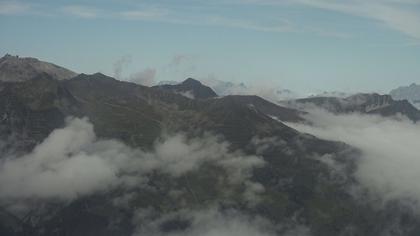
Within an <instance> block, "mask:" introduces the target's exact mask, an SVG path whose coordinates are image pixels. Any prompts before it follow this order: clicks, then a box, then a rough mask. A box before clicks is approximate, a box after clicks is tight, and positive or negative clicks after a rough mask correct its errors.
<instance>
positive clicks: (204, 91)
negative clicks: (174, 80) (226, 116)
mask: <svg viewBox="0 0 420 236" xmlns="http://www.w3.org/2000/svg"><path fill="white" fill-rule="evenodd" d="M155 87H156V88H160V89H164V90H168V91H171V92H174V93H177V94H181V95H183V96H185V97H188V98H196V99H207V98H214V97H217V94H216V93H215V92H214V91H213V89H211V88H210V87H208V86H206V85H204V84H202V83H201V82H200V81H198V80H196V79H193V78H188V79H186V80H184V81H183V82H182V83H180V84H175V85H169V84H167V85H159V86H155Z"/></svg>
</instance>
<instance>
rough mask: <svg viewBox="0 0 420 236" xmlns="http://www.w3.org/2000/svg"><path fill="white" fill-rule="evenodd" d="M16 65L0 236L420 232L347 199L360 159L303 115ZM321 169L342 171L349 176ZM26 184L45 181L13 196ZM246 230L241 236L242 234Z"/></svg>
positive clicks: (7, 86)
mask: <svg viewBox="0 0 420 236" xmlns="http://www.w3.org/2000/svg"><path fill="white" fill-rule="evenodd" d="M9 57H10V56H6V59H5V58H2V59H0V61H9V60H13V61H15V62H14V63H17V66H16V64H10V63H3V64H2V67H0V73H1V74H2V75H3V76H2V77H1V82H0V138H1V140H2V142H1V145H0V151H1V153H2V154H1V156H0V160H1V161H2V163H6V164H2V165H1V167H0V177H3V179H6V180H0V190H2V191H0V235H46V236H49V235H70V236H72V235H74V236H76V235H77V236H80V235H194V232H196V231H194V229H195V227H198V225H201V223H200V222H201V221H203V222H204V223H202V224H204V225H210V226H211V225H212V224H211V222H212V221H213V220H214V218H218V217H219V218H220V217H222V218H221V219H224V218H223V217H226V216H230V218H228V220H226V221H225V222H224V224H222V225H225V226H226V225H229V222H231V219H236V220H237V219H241V220H242V221H245V222H248V223H245V226H247V227H250V226H249V225H250V224H249V222H254V223H258V224H260V225H261V228H264V230H270V232H272V233H273V234H274V235H322V236H328V235H331V236H336V235H386V234H389V235H393V234H394V233H395V232H397V231H396V230H399V231H398V233H400V235H418V234H419V233H420V218H419V217H418V215H416V214H415V213H413V212H411V211H407V209H406V208H405V207H404V206H401V205H399V204H398V203H393V204H390V205H387V206H384V207H381V208H378V207H375V206H374V205H371V204H370V202H369V201H361V200H360V199H359V198H358V197H356V196H355V195H353V194H352V193H351V192H349V191H348V189H349V188H351V187H354V186H357V180H356V179H355V178H354V176H353V174H354V171H355V161H356V160H357V159H358V158H359V156H360V150H358V149H356V148H353V147H351V146H349V145H347V144H345V143H342V142H335V141H327V140H322V139H319V138H317V137H315V136H312V135H309V134H305V133H301V132H299V131H297V130H295V129H293V128H290V127H289V126H287V125H286V124H285V123H284V122H297V123H299V122H305V118H304V115H305V111H301V110H298V109H294V108H293V107H292V106H291V104H292V103H290V104H287V105H289V107H285V106H280V105H278V104H275V103H272V102H269V101H266V100H265V99H263V98H261V97H258V96H240V95H230V96H222V97H219V96H218V95H217V94H216V92H214V91H213V90H212V89H211V88H209V87H208V86H206V85H204V84H202V83H201V82H199V81H197V80H194V79H187V80H186V81H184V82H182V83H181V84H177V85H161V86H156V87H146V86H141V85H137V84H134V83H130V82H124V81H119V80H116V79H114V78H112V77H109V76H106V75H103V74H100V73H96V74H92V75H87V74H78V75H74V76H70V74H72V73H71V72H69V73H67V72H68V70H65V69H64V70H63V69H62V68H61V67H55V66H53V68H54V70H51V68H50V67H49V66H47V65H52V64H49V63H46V64H44V62H41V61H37V62H36V64H38V66H37V68H38V69H37V70H36V71H35V72H33V73H32V72H30V71H31V70H32V69H28V70H26V69H25V70H24V71H23V72H22V73H21V72H19V71H21V70H22V69H21V68H26V67H27V66H26V63H27V60H26V59H20V58H13V59H10V58H9ZM31 60H32V59H31ZM11 68H15V69H11ZM40 68H41V69H40ZM2 70H4V72H3V71H2ZM63 71H66V73H61V72H63ZM63 74H66V76H63ZM23 75H24V76H23ZM58 75H60V76H58ZM69 77H71V78H69ZM306 103H312V104H315V105H317V106H323V107H326V108H327V109H329V110H331V111H333V112H353V111H357V112H363V113H367V114H371V113H374V114H380V115H384V116H386V115H395V114H397V113H402V114H405V115H407V116H408V117H410V118H411V119H413V120H418V118H419V116H418V111H417V110H416V109H415V108H413V107H412V106H410V104H409V103H408V102H407V101H394V100H393V99H392V98H391V97H389V96H381V95H377V94H373V95H367V94H361V95H356V96H352V97H349V98H346V99H338V98H308V99H304V100H296V101H294V102H293V104H306ZM298 108H299V107H298ZM69 137H70V138H69ZM46 147H48V148H46ZM186 149H187V150H188V152H186V151H185V150H186ZM60 155H62V156H63V158H62V159H59V160H57V159H56V157H57V156H60ZM193 157H195V158H193ZM321 157H328V158H330V162H336V163H340V165H342V166H343V168H342V170H341V171H342V172H340V175H337V171H336V170H335V169H334V168H331V166H330V165H329V164H328V163H327V162H325V161H323V159H322V158H321ZM92 160H96V162H93V163H94V164H91V165H89V164H90V163H91V162H89V161H92ZM38 161H39V162H41V164H39V165H35V164H36V163H37V162H38ZM77 161H81V163H83V164H82V165H76V164H77V163H78V162H77ZM33 165H35V167H34V168H32V166H33ZM67 166H70V167H69V168H68V169H67ZM6 167H7V168H6ZM17 167H21V168H23V170H25V171H26V172H25V171H23V172H25V173H29V176H30V178H25V177H26V175H23V176H20V175H19V174H20V172H14V171H12V170H14V168H17ZM8 168H9V169H11V171H9V172H10V173H9V172H8ZM84 168H87V171H86V172H83V171H82V170H84ZM63 169H64V170H66V171H67V170H70V172H66V171H65V173H64V177H63V178H62V175H61V173H58V172H59V170H63ZM116 169H117V170H118V171H117V170H116ZM104 170H106V172H103V171H104ZM72 171H75V173H79V174H80V175H82V176H83V177H84V178H82V180H81V181H80V182H71V181H70V182H67V181H69V179H70V180H72V179H77V175H73V174H72V173H73V172H72ZM78 171H79V172H78ZM109 172H111V173H112V174H110V175H105V177H106V178H102V177H103V175H102V174H103V173H109ZM7 173H9V174H7ZM25 173H23V174H25ZM39 173H40V174H39ZM31 174H32V175H31ZM16 175H17V177H16ZM49 176H53V177H55V178H52V179H50V178H49ZM5 177H7V178H5ZM87 177H89V178H87ZM90 177H91V178H90ZM61 178H62V179H63V183H65V184H67V185H65V188H64V189H61V188H60V187H62V185H63V184H62V182H60V179H61ZM15 179H17V180H16V182H15V183H16V184H17V185H18V186H20V185H21V184H23V186H26V185H24V184H25V183H22V179H25V180H27V181H29V182H30V183H32V182H31V181H36V180H38V179H40V182H34V183H37V185H36V186H38V187H37V188H35V189H32V187H34V185H29V186H27V187H28V188H15V187H14V185H13V186H9V185H7V183H8V182H7V181H10V182H12V181H13V180H15ZM47 180H48V181H47ZM105 180H106V181H105ZM49 181H52V182H53V183H55V184H52V185H44V183H45V182H47V183H49ZM13 183H14V182H13ZM69 183H70V184H69ZM110 183H112V184H110ZM85 185H86V186H95V187H96V186H106V187H102V188H99V190H98V189H96V188H93V187H91V188H87V187H86V188H84V187H83V186H85ZM45 186H48V187H45ZM82 187H83V188H82ZM68 189H75V193H73V192H70V193H72V194H69V193H68ZM58 190H60V191H58ZM76 190H77V191H76ZM361 191H362V190H361ZM209 209H213V210H209ZM214 211H216V213H214ZM203 212H204V213H203ZM208 215H211V216H214V217H210V218H209V217H208ZM236 220H234V221H233V222H234V223H233V226H230V225H229V227H232V228H233V229H234V230H233V231H232V232H234V231H235V230H238V229H239V228H240V227H244V226H243V225H242V224H239V223H238V221H236ZM242 221H241V222H242ZM197 222H198V223H197ZM229 227H228V228H229ZM246 229H248V230H249V228H246ZM191 232H193V233H191ZM245 232H248V231H247V230H245ZM250 232H253V231H250ZM263 232H265V231H263ZM189 233H190V234H189ZM198 235H200V234H199V233H198ZM216 235H218V234H216ZM251 235H252V233H251ZM266 235H271V234H266Z"/></svg>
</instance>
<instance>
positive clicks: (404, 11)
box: [237, 0, 420, 39]
mask: <svg viewBox="0 0 420 236" xmlns="http://www.w3.org/2000/svg"><path fill="white" fill-rule="evenodd" d="M238 2H239V3H244V4H261V5H287V4H291V5H300V6H304V7H310V8H317V9H323V10H328V11H335V12H340V13H343V14H348V15H353V16H357V17H363V18H366V19H371V20H374V21H377V22H380V23H382V24H383V25H385V26H386V27H388V28H390V29H393V30H395V31H398V32H401V33H403V34H405V35H407V36H409V37H411V38H414V39H420V12H419V8H418V6H420V1H417V0H382V1H379V0H365V1H362V0H349V1H328V0H286V1H280V0H238V1H237V3H238ZM416 7H417V10H416Z"/></svg>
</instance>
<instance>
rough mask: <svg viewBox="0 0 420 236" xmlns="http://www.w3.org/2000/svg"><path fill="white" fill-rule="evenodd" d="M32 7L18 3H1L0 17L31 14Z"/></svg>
mask: <svg viewBox="0 0 420 236" xmlns="http://www.w3.org/2000/svg"><path fill="white" fill-rule="evenodd" d="M30 9H31V6H30V5H29V4H26V3H21V2H16V1H5V2H4V1H3V2H2V1H0V15H20V14H25V13H27V12H29V10H30Z"/></svg>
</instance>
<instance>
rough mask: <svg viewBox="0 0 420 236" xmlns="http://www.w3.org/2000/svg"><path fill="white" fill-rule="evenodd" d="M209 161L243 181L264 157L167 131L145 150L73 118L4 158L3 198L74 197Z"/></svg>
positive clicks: (0, 182)
mask: <svg viewBox="0 0 420 236" xmlns="http://www.w3.org/2000/svg"><path fill="white" fill-rule="evenodd" d="M206 163H211V164H213V165H216V166H218V167H222V168H224V169H226V170H227V173H228V177H229V181H231V182H233V183H240V182H241V181H247V179H248V177H249V176H250V173H251V170H252V168H254V167H257V166H261V165H263V164H264V161H263V160H262V159H261V158H259V157H257V156H249V155H244V154H243V153H241V152H239V151H233V152H232V151H230V150H229V144H228V143H227V142H224V141H222V140H221V139H220V138H218V137H215V136H213V135H204V136H203V137H201V138H195V139H188V138H186V136H185V135H182V134H176V135H172V136H168V135H164V136H162V137H161V138H160V139H159V140H157V141H156V142H155V145H154V147H153V150H152V151H143V150H141V149H136V148H131V147H128V146H126V145H125V144H123V143H121V142H119V141H116V140H101V139H98V138H97V137H96V135H95V133H94V128H93V125H92V124H91V123H90V122H89V121H88V120H87V119H78V118H70V119H68V120H67V125H66V126H65V127H64V128H61V129H57V130H55V131H53V132H52V133H51V134H50V135H49V136H48V137H47V138H46V139H45V140H44V141H43V142H42V143H40V144H39V145H37V146H36V147H35V148H34V150H33V151H32V152H31V153H28V154H26V155H23V156H7V157H4V158H2V159H1V161H0V198H3V199H14V198H17V199H25V198H40V199H49V198H55V199H64V200H73V199H75V198H77V197H79V196H83V195H87V194H92V193H95V192H98V191H106V190H109V189H112V188H114V187H126V188H130V187H134V186H136V187H139V186H141V185H146V184H147V177H146V175H147V174H150V173H151V172H153V171H154V172H156V171H157V172H159V173H162V174H165V175H169V176H171V177H174V178H176V177H179V176H181V175H183V174H185V173H187V172H190V171H195V170H198V169H199V168H200V166H202V165H203V164H206ZM252 187H253V189H256V191H261V190H260V189H258V188H257V187H255V186H252Z"/></svg>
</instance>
